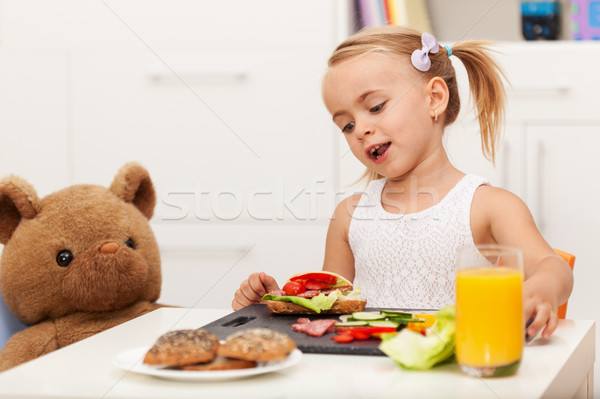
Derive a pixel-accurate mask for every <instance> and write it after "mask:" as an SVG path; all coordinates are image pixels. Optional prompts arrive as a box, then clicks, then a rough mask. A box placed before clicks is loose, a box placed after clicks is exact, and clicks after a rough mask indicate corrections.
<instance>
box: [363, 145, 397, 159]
mask: <svg viewBox="0 0 600 399" xmlns="http://www.w3.org/2000/svg"><path fill="white" fill-rule="evenodd" d="M391 144H392V143H391V142H387V143H384V144H377V145H374V146H373V147H371V148H370V149H369V150H368V151H367V153H368V154H369V158H371V159H373V160H375V161H376V160H378V159H379V158H381V156H382V155H383V154H385V152H386V151H387V149H388V148H390V145H391Z"/></svg>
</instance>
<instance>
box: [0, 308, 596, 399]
mask: <svg viewBox="0 0 600 399" xmlns="http://www.w3.org/2000/svg"><path fill="white" fill-rule="evenodd" d="M229 312H230V311H229V310H223V309H220V310H217V309H172V308H165V309H158V310H156V311H154V312H152V313H149V314H146V315H144V316H142V317H139V318H137V319H135V320H132V321H130V322H128V323H125V324H122V325H120V326H117V327H115V328H112V329H110V330H108V331H105V332H103V333H100V334H97V335H95V336H93V337H91V338H88V339H86V340H83V341H81V342H78V343H76V344H74V345H71V346H68V347H66V348H63V349H61V350H59V351H56V352H53V353H50V354H48V355H46V356H43V357H41V358H38V359H36V360H34V361H31V362H29V363H26V364H23V365H21V366H19V367H16V368H14V369H11V370H8V371H6V372H4V373H0V397H6V398H40V397H43V398H74V397H77V398H207V399H208V398H211V399H212V398H222V397H226V398H243V399H247V398H302V399H306V398H321V397H328V398H330V397H335V398H344V399H347V398H369V399H371V398H399V397H404V398H418V397H427V398H429V397H438V398H442V397H443V398H454V397H456V398H537V397H549V398H553V397H556V398H569V397H589V398H591V397H593V386H592V384H593V366H594V357H595V335H594V328H595V326H594V322H593V321H588V320H562V321H561V322H560V324H559V326H558V329H557V330H556V333H555V334H554V335H553V336H552V337H551V338H550V339H549V340H547V341H543V340H541V339H535V340H534V341H532V342H531V343H530V344H529V345H527V346H526V348H525V352H524V356H523V362H522V364H521V367H520V369H519V372H518V374H517V375H515V376H512V377H505V378H496V379H483V380H482V379H477V378H473V377H467V376H464V375H462V374H461V373H460V371H459V370H458V367H457V366H456V365H455V364H449V365H445V366H442V367H437V368H434V369H433V370H430V371H427V372H415V371H412V372H411V371H406V370H403V369H401V368H400V367H398V366H397V365H396V364H395V363H394V362H393V361H392V360H391V359H390V358H388V357H384V356H350V355H319V354H304V355H303V357H302V360H301V361H300V363H298V364H297V365H295V366H293V367H291V368H288V369H285V370H281V371H278V372H275V373H270V374H264V375H260V376H254V377H251V378H246V379H241V380H233V381H226V382H181V381H169V380H162V379H158V378H153V377H149V376H145V375H139V374H135V373H132V372H126V371H122V370H120V369H118V368H116V367H115V366H114V365H113V360H114V358H115V357H116V355H117V354H119V353H121V352H122V351H125V350H127V349H130V348H133V347H138V346H144V345H151V344H152V343H153V342H154V340H155V339H156V338H157V337H158V336H160V335H161V334H163V333H165V332H166V331H168V330H173V329H182V328H197V327H200V326H202V325H205V324H208V323H209V322H211V321H214V320H216V319H218V318H220V317H222V316H224V315H226V314H227V313H229ZM332 395H333V396H332Z"/></svg>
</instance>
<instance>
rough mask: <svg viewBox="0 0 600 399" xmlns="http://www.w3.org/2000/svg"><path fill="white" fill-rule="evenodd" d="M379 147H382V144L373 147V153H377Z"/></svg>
mask: <svg viewBox="0 0 600 399" xmlns="http://www.w3.org/2000/svg"><path fill="white" fill-rule="evenodd" d="M379 147H381V146H380V145H376V146H375V147H373V148H371V151H370V152H371V155H373V154H375V151H377V150H378V149H379Z"/></svg>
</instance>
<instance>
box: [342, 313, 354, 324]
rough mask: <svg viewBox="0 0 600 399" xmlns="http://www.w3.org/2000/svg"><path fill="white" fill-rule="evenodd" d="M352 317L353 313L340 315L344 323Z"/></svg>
mask: <svg viewBox="0 0 600 399" xmlns="http://www.w3.org/2000/svg"><path fill="white" fill-rule="evenodd" d="M351 318H352V315H351V314H343V315H340V320H341V322H342V323H345V322H347V321H350V320H349V319H351Z"/></svg>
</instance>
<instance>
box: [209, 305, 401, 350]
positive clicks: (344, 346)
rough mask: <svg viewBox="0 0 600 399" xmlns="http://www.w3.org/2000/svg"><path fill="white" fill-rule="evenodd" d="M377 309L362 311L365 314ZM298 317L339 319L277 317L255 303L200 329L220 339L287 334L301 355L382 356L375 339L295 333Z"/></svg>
mask: <svg viewBox="0 0 600 399" xmlns="http://www.w3.org/2000/svg"><path fill="white" fill-rule="evenodd" d="M377 310H379V309H370V308H367V309H365V311H377ZM404 311H406V310H404ZM299 317H308V318H309V319H310V320H317V319H336V320H339V315H278V314H273V313H271V312H270V311H269V309H268V308H267V305H263V304H255V305H250V306H247V307H245V308H243V309H240V310H238V311H237V312H233V313H230V314H228V315H227V316H224V317H222V318H220V319H218V320H215V321H213V322H212V323H210V324H207V325H205V326H203V327H202V328H203V329H205V330H207V331H210V332H211V333H213V334H215V335H216V336H217V338H219V339H225V338H227V336H229V335H231V334H233V333H234V332H236V331H241V330H246V329H249V328H270V329H271V330H275V331H279V332H281V333H284V334H287V335H288V336H289V337H290V338H291V339H293V340H294V342H295V343H296V345H297V346H298V349H300V350H301V351H302V352H304V353H335V354H346V355H377V356H383V352H381V351H380V350H379V348H378V347H377V346H378V345H379V344H380V343H381V341H380V340H379V339H376V338H369V339H367V340H364V341H357V340H354V341H352V342H349V343H337V342H335V341H334V340H332V339H331V337H333V336H334V335H336V333H326V334H325V335H323V336H322V337H311V336H310V335H307V334H305V333H301V332H297V331H294V330H293V329H292V324H295V323H296V320H298V318H299Z"/></svg>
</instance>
